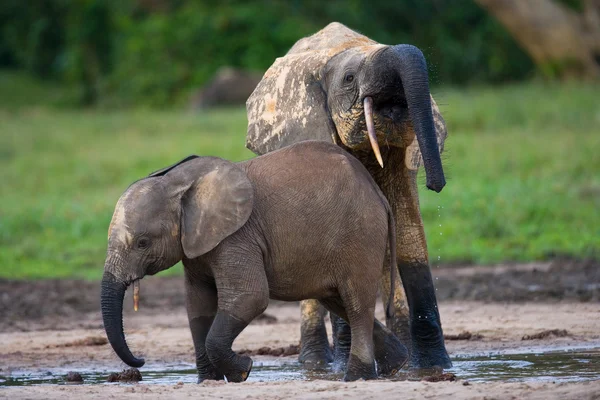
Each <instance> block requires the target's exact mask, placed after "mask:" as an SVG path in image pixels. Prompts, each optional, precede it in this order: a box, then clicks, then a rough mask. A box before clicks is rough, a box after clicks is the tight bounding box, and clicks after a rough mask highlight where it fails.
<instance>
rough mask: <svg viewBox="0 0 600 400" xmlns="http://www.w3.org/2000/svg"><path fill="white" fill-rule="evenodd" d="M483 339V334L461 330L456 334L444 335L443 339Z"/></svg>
mask: <svg viewBox="0 0 600 400" xmlns="http://www.w3.org/2000/svg"><path fill="white" fill-rule="evenodd" d="M481 339H483V335H481V334H479V333H471V332H469V331H464V332H461V333H459V334H457V335H450V334H446V335H444V340H481Z"/></svg>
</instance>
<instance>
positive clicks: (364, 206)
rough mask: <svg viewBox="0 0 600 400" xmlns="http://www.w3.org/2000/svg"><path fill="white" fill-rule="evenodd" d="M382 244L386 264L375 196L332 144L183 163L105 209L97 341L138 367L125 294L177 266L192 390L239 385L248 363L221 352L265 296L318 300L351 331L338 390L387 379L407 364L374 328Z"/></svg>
mask: <svg viewBox="0 0 600 400" xmlns="http://www.w3.org/2000/svg"><path fill="white" fill-rule="evenodd" d="M388 243H389V245H390V251H391V254H392V257H391V259H392V260H395V259H396V257H395V254H394V253H395V243H396V242H395V228H394V220H393V216H392V214H391V212H390V208H389V205H388V203H387V201H386V199H385V197H384V196H383V195H382V193H381V191H380V190H379V188H378V187H377V185H376V184H375V183H374V181H373V179H372V178H371V176H370V175H369V173H368V172H367V170H366V169H365V167H363V165H362V164H361V163H360V162H359V161H358V160H356V159H355V158H354V157H352V156H351V155H349V154H348V153H346V152H344V151H343V150H341V149H340V148H339V147H337V146H335V145H333V144H329V143H325V142H318V141H306V142H301V143H297V144H294V145H291V146H289V147H286V148H283V149H281V150H278V151H274V152H272V153H269V154H267V155H263V156H260V157H257V158H254V159H251V160H248V161H244V162H241V163H237V164H234V163H231V162H229V161H225V160H223V159H220V158H216V157H195V156H192V157H188V158H187V159H185V160H183V161H181V162H179V163H178V164H175V165H173V166H171V167H168V168H165V169H163V170H160V171H157V172H155V173H153V174H151V175H150V176H149V177H147V178H145V179H142V180H139V181H137V182H135V183H134V184H132V185H131V186H130V187H129V188H128V189H127V190H126V191H125V193H124V194H123V195H122V196H121V198H120V199H119V201H118V203H117V205H116V208H115V212H114V215H113V218H112V222H111V224H110V228H109V239H108V252H107V257H106V262H105V266H104V276H103V279H102V296H101V297H102V316H103V319H104V327H105V330H106V334H107V336H108V339H109V341H110V343H111V345H112V347H113V349H114V350H115V352H116V353H117V355H118V356H119V357H120V358H121V359H122V360H123V361H124V362H125V363H127V364H129V365H130V366H134V367H140V366H142V365H143V364H144V360H143V359H138V358H135V357H134V356H133V355H132V353H131V352H130V350H129V348H128V346H127V343H126V341H125V336H124V334H123V323H122V311H123V297H124V294H125V291H126V289H127V287H128V286H129V285H130V284H132V283H134V282H136V281H138V280H139V279H141V278H143V277H144V276H145V275H153V274H155V273H157V272H159V271H162V270H165V269H167V268H170V267H171V266H173V265H175V264H176V263H177V262H178V261H180V260H183V265H184V267H185V268H184V269H185V282H186V292H187V293H186V296H187V312H188V318H189V324H190V329H191V331H192V337H193V341H194V347H195V350H196V364H197V368H198V376H199V381H202V380H205V379H216V380H219V379H223V378H224V377H226V378H227V380H228V381H230V382H240V381H244V380H246V378H247V377H248V374H249V372H250V370H251V368H252V360H251V358H250V357H247V356H240V355H237V354H236V353H234V352H233V351H232V349H231V345H232V343H233V341H234V340H235V338H236V337H237V336H238V335H239V334H240V332H242V330H243V329H244V328H245V327H246V326H247V325H248V324H249V323H250V322H251V321H252V320H253V319H254V318H255V317H257V316H258V315H260V314H261V313H262V312H263V311H264V310H265V309H266V308H267V305H268V303H269V298H272V299H277V300H286V301H298V300H303V299H318V300H320V301H321V302H322V304H324V305H325V307H326V308H327V309H329V310H331V311H332V312H334V313H336V314H337V315H339V316H340V317H342V318H343V319H344V320H346V321H347V322H348V323H349V325H350V327H351V335H352V345H351V351H350V357H349V361H348V365H347V370H346V374H345V376H344V380H356V379H360V378H364V379H371V378H375V377H376V376H377V370H376V366H375V360H377V366H378V368H379V372H380V373H390V372H393V371H394V370H396V369H398V368H400V367H401V366H402V365H403V364H404V363H405V361H406V359H407V352H406V348H405V347H404V346H403V345H402V344H401V343H400V342H399V340H398V339H397V338H396V337H395V336H393V335H392V334H391V332H390V331H389V330H387V329H386V328H385V327H384V326H383V325H382V324H380V323H379V322H378V321H376V320H374V309H375V301H376V294H377V288H378V282H379V278H380V277H381V274H382V270H383V263H384V260H385V254H386V247H387V245H388ZM394 270H395V268H392V271H394ZM393 274H394V272H392V275H393ZM136 284H137V282H136Z"/></svg>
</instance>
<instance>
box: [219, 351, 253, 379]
mask: <svg viewBox="0 0 600 400" xmlns="http://www.w3.org/2000/svg"><path fill="white" fill-rule="evenodd" d="M236 358H237V359H236V361H235V365H236V366H235V368H232V369H231V370H229V371H227V372H226V373H225V377H226V378H227V382H244V381H245V380H246V379H248V376H249V375H250V371H252V359H251V358H250V357H248V356H236Z"/></svg>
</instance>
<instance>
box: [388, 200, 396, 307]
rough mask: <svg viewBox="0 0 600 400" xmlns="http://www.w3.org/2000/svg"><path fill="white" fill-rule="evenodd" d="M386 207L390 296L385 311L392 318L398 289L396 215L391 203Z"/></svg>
mask: <svg viewBox="0 0 600 400" xmlns="http://www.w3.org/2000/svg"><path fill="white" fill-rule="evenodd" d="M386 208H387V214H388V240H389V246H390V297H389V299H388V304H387V307H386V309H385V313H386V317H387V318H388V319H390V318H392V317H393V315H394V292H395V291H396V290H395V288H396V269H397V267H396V262H397V261H396V222H395V221H394V215H393V214H392V210H391V209H390V207H389V205H388V206H387V207H386Z"/></svg>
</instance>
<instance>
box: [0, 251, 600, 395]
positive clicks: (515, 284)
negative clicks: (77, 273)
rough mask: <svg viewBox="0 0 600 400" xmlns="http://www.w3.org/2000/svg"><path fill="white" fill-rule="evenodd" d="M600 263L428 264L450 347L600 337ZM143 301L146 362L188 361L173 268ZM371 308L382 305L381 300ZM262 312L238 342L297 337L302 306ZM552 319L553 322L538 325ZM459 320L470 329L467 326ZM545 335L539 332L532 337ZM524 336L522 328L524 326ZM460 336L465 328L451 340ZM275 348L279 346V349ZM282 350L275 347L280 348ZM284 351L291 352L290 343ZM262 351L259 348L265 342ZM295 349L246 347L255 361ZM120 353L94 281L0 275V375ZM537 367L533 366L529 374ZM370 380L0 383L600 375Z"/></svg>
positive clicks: (442, 385) (8, 391) (128, 317)
mask: <svg viewBox="0 0 600 400" xmlns="http://www.w3.org/2000/svg"><path fill="white" fill-rule="evenodd" d="M599 267H600V265H599V264H598V263H596V262H592V261H578V262H575V261H569V260H556V261H553V262H547V263H536V264H522V265H500V266H496V267H452V268H450V267H440V268H434V271H433V272H434V276H435V277H436V287H437V293H438V298H439V301H440V313H441V316H442V321H443V324H444V333H445V335H446V336H447V337H448V339H454V340H447V347H448V350H449V352H450V353H451V356H453V355H461V354H479V353H481V354H486V353H489V352H495V353H499V354H502V353H503V352H527V351H530V350H531V349H534V348H539V349H544V350H552V349H559V348H560V349H569V348H575V347H578V346H583V347H586V348H591V347H600V302H599V300H600V268H599ZM141 289H142V290H141V301H140V311H138V312H137V313H134V312H133V310H132V308H133V307H132V301H131V294H130V293H128V296H127V298H126V302H125V313H124V314H125V315H124V320H125V327H126V333H127V338H128V341H129V344H130V346H131V348H132V350H133V352H134V354H136V355H143V356H145V358H146V366H145V367H143V368H142V369H141V371H142V374H144V368H152V367H157V366H158V367H160V366H161V365H166V364H169V365H174V364H178V363H186V364H190V363H192V362H193V359H194V358H193V347H192V342H191V335H190V333H189V329H188V327H187V318H186V315H185V309H184V298H183V281H182V279H181V278H160V277H150V278H147V279H144V281H143V282H142V288H141ZM377 312H378V317H380V318H381V317H383V312H382V308H381V306H379V309H378V311H377ZM266 314H267V315H268V316H269V317H267V318H262V319H261V320H259V321H256V322H254V323H253V324H251V325H250V326H249V327H248V328H247V329H246V330H245V331H244V332H243V333H242V334H241V335H240V337H239V338H238V340H236V342H235V343H234V350H238V351H239V350H242V349H246V350H250V351H254V352H256V351H257V350H258V349H260V348H262V347H265V346H268V347H271V348H272V349H278V348H283V349H290V347H289V346H293V345H297V344H298V342H299V336H300V332H299V323H300V319H299V309H298V305H297V304H295V303H281V302H273V303H272V304H271V305H270V306H269V309H268V310H267V311H266ZM551 330H555V334H550V335H539V334H540V333H541V332H543V331H551ZM465 332H467V334H465ZM537 336H541V338H537ZM524 337H525V338H526V339H529V340H523V338H524ZM456 339H461V340H456ZM281 351H283V350H281ZM281 351H280V352H281ZM288 352H290V351H289V350H288ZM263 353H265V351H263ZM295 357H296V356H295V355H289V356H285V357H274V356H272V355H256V356H253V358H254V359H255V362H257V363H259V362H262V361H269V360H282V359H285V360H287V361H289V362H293V361H294V360H295ZM123 367H124V364H123V363H121V362H120V360H119V359H118V358H117V357H116V356H115V355H114V353H113V352H112V349H111V348H110V346H109V345H107V344H105V341H104V332H103V328H102V322H101V318H100V313H99V284H98V283H90V282H78V281H38V282H18V281H7V280H0V376H10V375H11V373H12V372H13V371H21V372H23V371H32V372H33V371H35V372H38V371H40V370H44V369H47V368H65V369H68V370H72V371H77V370H78V369H79V370H85V369H90V368H95V369H100V370H105V371H117V372H118V371H120V370H121V369H122V368H123ZM532 378H534V377H532ZM465 382H468V381H465V380H464V379H461V376H460V375H458V376H457V381H454V382H437V383H430V382H422V381H421V382H416V381H401V382H398V381H391V380H378V381H371V382H354V383H349V384H345V383H342V382H331V381H326V380H316V381H310V382H306V381H304V382H303V381H282V382H245V383H243V384H223V383H205V384H202V385H196V384H190V383H185V384H180V385H148V384H136V385H123V384H120V385H119V384H111V385H54V386H47V385H46V386H29V387H2V386H0V398H10V399H15V398H64V397H65V396H68V397H73V398H84V397H85V398H109V397H111V396H113V397H115V398H129V397H133V396H136V397H140V393H141V396H142V397H143V398H145V399H150V398H182V397H184V398H185V397H191V396H194V397H201V398H261V399H264V398H272V399H276V398H282V399H283V398H342V397H343V398H379V399H383V398H428V397H439V396H442V397H451V398H456V399H470V398H477V399H482V398H487V399H493V398H502V399H505V398H518V399H521V398H539V399H549V398H557V399H558V398H561V399H562V398H577V399H586V398H589V399H592V398H596V399H598V398H600V381H591V382H590V381H587V382H577V383H553V382H551V381H548V382H534V381H528V382H519V383H506V382H487V383H478V382H468V384H465Z"/></svg>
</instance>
